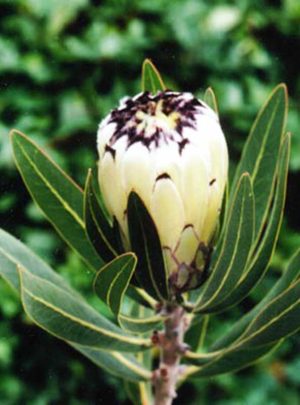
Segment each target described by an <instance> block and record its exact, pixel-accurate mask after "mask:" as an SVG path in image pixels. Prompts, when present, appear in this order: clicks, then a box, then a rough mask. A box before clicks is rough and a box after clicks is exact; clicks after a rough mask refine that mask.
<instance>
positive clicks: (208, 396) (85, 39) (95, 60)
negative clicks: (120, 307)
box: [0, 0, 300, 405]
mask: <svg viewBox="0 0 300 405" xmlns="http://www.w3.org/2000/svg"><path fill="white" fill-rule="evenodd" d="M299 50H300V2H299V0H273V1H272V0H269V1H267V0H259V1H258V0H236V1H234V0H231V1H230V0H227V1H225V0H223V1H222V0H206V1H204V0H172V2H170V1H169V0H151V1H147V0H128V1H127V0H103V1H97V0H69V1H68V0H51V1H42V0H0V187H1V194H0V225H1V227H2V228H4V229H5V230H7V231H9V232H11V233H13V234H14V235H15V236H17V237H19V238H20V239H22V241H23V242H25V243H26V244H27V245H29V246H30V247H31V248H32V249H33V250H34V251H35V252H37V253H38V254H39V255H40V256H41V257H42V258H44V259H45V260H46V261H47V262H48V263H50V264H51V265H52V266H53V267H54V268H55V269H57V271H58V272H60V273H62V274H63V275H64V277H66V278H68V279H69V280H70V282H71V283H72V284H73V285H74V286H76V287H77V288H79V289H80V290H81V291H82V292H83V293H86V294H87V295H90V299H91V300H94V299H95V298H94V297H92V296H91V292H90V290H91V279H92V278H91V274H89V273H88V271H87V269H86V268H85V266H84V264H83V263H81V262H80V260H79V259H78V258H77V256H75V255H74V254H73V253H71V252H70V251H69V249H68V248H67V247H66V246H65V244H64V243H63V242H62V241H61V240H60V239H59V237H58V236H57V235H56V234H55V232H54V231H53V230H52V228H51V227H50V225H49V224H48V223H47V222H46V221H45V219H44V218H43V216H42V215H41V213H40V212H39V211H38V209H37V208H36V207H35V205H34V204H33V202H32V201H31V199H30V197H29V195H28V193H27V191H26V190H25V187H24V185H23V184H22V181H21V179H20V176H19V174H18V173H17V171H16V168H15V166H14V163H13V158H12V153H11V149H10V145H9V139H8V132H9V130H10V129H11V128H13V127H14V128H17V129H19V130H21V131H22V132H24V133H26V134H27V135H28V136H30V138H31V139H33V140H35V141H36V142H37V143H38V144H39V145H41V146H42V147H44V148H45V149H46V150H47V152H48V153H49V154H50V155H51V156H52V157H53V158H54V159H55V160H56V161H57V162H58V163H59V164H60V165H61V166H62V167H63V168H64V170H66V171H67V172H68V173H69V174H70V175H71V176H72V177H73V178H74V179H75V180H76V181H77V182H79V184H81V185H83V184H84V180H85V176H86V172H87V169H88V168H89V167H91V166H94V165H95V162H96V159H97V156H96V147H95V142H96V129H97V125H98V123H99V121H100V119H101V118H102V117H104V116H105V115H106V114H107V113H108V112H109V110H110V109H111V108H113V107H114V106H116V103H117V102H118V100H119V98H121V97H123V96H124V95H134V94H135V93H137V92H139V91H140V71H141V64H142V62H143V60H144V58H146V57H148V58H151V59H152V60H153V62H154V63H155V64H156V65H157V67H158V68H159V70H160V71H161V73H162V75H163V77H164V80H165V82H166V84H167V86H168V87H169V88H172V89H174V90H185V91H192V92H194V93H195V94H196V95H198V96H201V94H203V92H204V90H205V88H206V87H208V86H212V87H213V89H214V90H215V92H216V94H217V97H218V102H219V109H220V116H221V122H222V126H223V128H224V131H225V134H226V137H227V140H228V144H229V149H230V156H231V161H232V162H231V163H232V167H231V169H232V170H234V167H235V164H236V162H237V160H238V158H239V156H240V153H241V149H242V146H243V144H244V141H245V139H246V137H247V134H248V132H249V130H250V127H251V124H252V122H253V120H254V118H255V115H256V113H257V112H258V110H259V108H260V107H261V105H262V103H263V102H264V100H265V99H266V97H267V96H268V94H269V93H270V91H271V90H272V88H273V87H274V86H275V85H276V84H278V83H279V82H285V83H287V85H288V89H289V95H290V110H289V120H288V129H289V131H291V132H292V134H293V136H292V156H291V163H290V175H289V186H288V196H287V205H286V213H285V219H284V223H283V227H282V231H281V234H280V241H279V244H278V248H277V252H276V254H275V256H274V258H273V261H272V265H271V268H270V270H269V272H268V275H267V277H266V278H265V280H264V282H263V283H262V285H261V286H260V287H259V288H256V289H255V291H254V292H253V293H252V294H251V296H250V297H249V298H247V300H245V301H244V302H243V303H242V304H241V305H240V306H239V307H238V308H236V309H235V310H234V311H232V312H229V313H225V314H222V315H220V316H219V317H218V318H216V319H215V320H214V322H213V323H212V324H211V328H212V329H213V333H214V334H218V333H219V332H222V331H223V330H224V329H225V328H226V327H228V325H230V323H231V322H232V321H233V320H234V319H236V318H238V317H239V316H240V314H241V313H243V312H244V311H245V310H247V309H249V308H251V307H252V306H253V305H254V304H255V302H257V301H258V300H259V299H260V297H262V296H263V295H264V293H265V291H267V290H268V288H269V287H270V285H272V283H274V281H275V280H276V279H277V278H278V277H279V275H280V273H281V272H282V270H283V269H284V266H285V264H286V262H287V259H288V257H289V256H290V255H291V254H292V253H293V252H294V251H295V249H296V248H297V247H298V246H299V245H300V233H299V230H300V209H299V197H300V186H299V185H300V118H299V107H300V99H299V97H300V74H299V72H300V71H299V63H298V62H297V57H298V56H299ZM299 348H300V337H299V335H298V336H293V337H292V338H290V339H288V340H287V341H286V342H285V343H284V344H283V345H282V346H281V347H280V348H279V350H277V351H276V352H275V353H274V354H272V355H270V356H268V357H267V358H265V359H263V361H262V362H260V363H259V364H257V365H254V366H251V367H249V368H248V369H245V370H243V371H240V372H238V373H236V374H229V375H224V376H221V377H217V378H211V379H209V380H198V381H195V382H192V383H189V384H187V385H186V386H184V387H183V388H182V389H181V390H180V392H179V397H178V400H177V401H176V403H177V404H181V405H185V404H187V405H191V404H194V405H207V404H213V405H214V404H216V405H225V404H226V405H262V404H268V405H281V404H289V405H297V404H299V403H300V399H299V398H300V351H299ZM122 384H123V383H122V382H121V381H119V380H117V379H116V378H114V377H112V376H110V375H108V374H106V373H105V372H103V371H102V370H100V369H97V368H96V367H95V366H94V365H92V364H90V363H89V362H88V361H87V360H85V359H84V358H83V357H81V356H80V355H79V354H77V353H75V352H74V351H73V350H72V349H71V348H69V347H67V346H66V345H65V344H63V343H62V342H60V341H58V340H56V339H54V338H52V337H51V336H48V335H47V334H46V333H44V332H43V331H41V330H39V329H37V328H36V327H35V326H33V325H32V324H31V323H30V321H29V320H28V319H27V318H26V317H25V315H24V314H23V312H22V309H21V305H20V302H19V300H18V298H17V297H16V296H15V294H14V293H13V292H12V291H11V290H10V288H9V287H8V286H6V285H5V284H4V283H3V282H2V281H0V404H1V405H17V404H20V405H24V404H26V405H27V404H30V405H48V404H53V405H54V404H57V405H59V404H66V405H77V404H84V405H87V404H89V405H96V404H106V403H110V404H111V405H114V404H129V402H126V395H125V393H124V389H123V385H122Z"/></svg>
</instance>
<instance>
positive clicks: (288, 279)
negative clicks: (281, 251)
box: [210, 249, 300, 351]
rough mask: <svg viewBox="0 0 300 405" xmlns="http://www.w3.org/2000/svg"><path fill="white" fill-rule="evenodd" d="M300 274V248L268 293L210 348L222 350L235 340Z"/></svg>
mask: <svg viewBox="0 0 300 405" xmlns="http://www.w3.org/2000/svg"><path fill="white" fill-rule="evenodd" d="M299 274H300V249H299V250H298V251H297V252H296V253H295V254H294V256H293V257H292V258H291V260H290V262H289V264H288V266H287V268H286V270H285V271H284V273H283V274H282V275H281V277H280V278H279V280H278V281H277V282H276V283H275V285H274V286H273V287H272V288H271V290H270V291H269V292H268V293H267V295H266V296H265V297H264V298H263V299H262V300H261V301H260V302H259V303H258V304H257V305H256V306H255V307H254V308H253V309H252V310H251V311H249V312H248V313H247V314H246V315H244V316H243V317H242V318H241V319H240V320H239V321H238V322H236V323H235V324H233V325H232V327H231V328H230V331H229V332H228V333H226V334H225V335H224V336H222V337H221V338H220V339H218V340H217V341H216V342H215V343H214V344H213V345H212V346H211V347H210V350H212V351H215V350H220V349H223V348H225V347H227V346H229V344H231V343H232V342H233V341H234V340H236V339H237V338H238V337H239V336H241V335H242V333H243V332H244V331H245V329H246V328H247V326H248V325H249V324H250V322H251V321H252V320H253V319H254V318H255V317H256V315H257V314H258V313H259V312H260V311H261V310H262V309H263V308H265V307H266V306H267V304H268V302H270V301H271V300H272V299H273V298H275V297H276V296H278V295H280V294H281V293H282V292H283V291H284V290H286V289H287V288H288V287H289V286H290V285H291V284H292V283H293V282H294V281H295V280H296V279H297V278H299Z"/></svg>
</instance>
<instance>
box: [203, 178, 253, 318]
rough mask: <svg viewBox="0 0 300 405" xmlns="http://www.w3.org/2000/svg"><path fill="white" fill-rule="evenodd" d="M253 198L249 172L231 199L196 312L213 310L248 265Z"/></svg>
mask: <svg viewBox="0 0 300 405" xmlns="http://www.w3.org/2000/svg"><path fill="white" fill-rule="evenodd" d="M253 220H254V202H253V192H252V187H251V182H250V178H249V175H248V174H244V175H243V176H242V177H241V180H240V183H239V185H238V188H237V191H236V194H235V198H234V199H233V201H232V206H231V209H230V213H229V217H228V222H227V224H226V229H225V233H224V238H223V244H222V248H221V251H220V253H219V255H218V257H217V259H216V258H215V259H214V258H213V263H212V274H211V275H210V277H209V279H208V281H207V282H206V285H205V286H204V290H203V294H202V296H201V297H200V300H199V301H198V303H197V304H196V307H195V311H196V312H200V311H201V312H212V311H214V307H215V306H216V305H217V304H218V303H219V302H220V300H222V299H224V298H225V297H226V296H227V295H229V294H230V293H231V291H232V290H233V289H234V288H235V286H236V283H237V282H238V280H239V279H240V278H241V275H242V271H243V269H244V268H245V267H246V263H247V261H248V256H249V252H250V249H251V245H252V236H253V229H254V224H253Z"/></svg>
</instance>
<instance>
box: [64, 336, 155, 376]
mask: <svg viewBox="0 0 300 405" xmlns="http://www.w3.org/2000/svg"><path fill="white" fill-rule="evenodd" d="M71 346H73V347H74V348H75V349H76V350H78V351H79V352H80V353H82V354H83V355H84V356H85V357H87V358H88V359H90V360H91V361H92V362H93V363H95V364H96V365H97V366H98V367H101V368H103V369H104V370H106V371H108V372H109V373H111V374H113V375H115V376H116V377H119V378H123V379H125V380H126V381H132V382H142V381H148V380H150V379H151V376H152V373H151V372H150V371H149V370H147V369H146V368H145V367H143V366H142V365H141V364H140V363H139V362H138V361H137V360H136V358H135V357H134V356H133V355H130V354H127V353H119V352H108V351H106V350H99V349H92V348H90V347H84V346H80V345H77V344H71Z"/></svg>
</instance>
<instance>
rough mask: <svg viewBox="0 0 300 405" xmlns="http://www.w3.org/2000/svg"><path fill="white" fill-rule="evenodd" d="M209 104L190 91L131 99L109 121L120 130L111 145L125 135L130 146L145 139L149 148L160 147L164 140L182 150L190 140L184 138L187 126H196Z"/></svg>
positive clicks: (113, 137) (170, 92)
mask: <svg viewBox="0 0 300 405" xmlns="http://www.w3.org/2000/svg"><path fill="white" fill-rule="evenodd" d="M203 108H205V106H204V105H203V104H202V103H201V102H200V101H199V100H197V99H196V98H195V97H193V96H192V94H190V93H176V92H172V91H162V92H158V93H157V94H155V95H153V94H151V93H149V92H144V93H141V94H139V95H138V96H135V97H133V98H128V99H126V100H125V101H124V103H123V105H122V106H121V107H119V108H118V109H115V110H113V111H112V113H111V117H110V120H109V123H112V122H113V123H115V124H116V129H115V131H114V134H113V136H112V137H111V138H110V141H109V145H108V147H109V148H113V146H114V144H115V143H116V142H117V141H118V140H119V139H120V138H121V137H123V136H125V137H126V139H127V145H128V147H129V146H130V145H132V144H134V143H136V142H141V143H142V144H143V145H145V146H147V147H148V148H151V147H158V146H159V145H160V144H161V142H168V141H175V142H177V143H178V146H179V151H180V152H181V150H182V149H183V147H184V145H185V144H186V143H187V142H188V140H187V139H186V138H184V133H183V129H184V128H185V127H192V128H195V127H196V114H197V113H199V111H201V110H203Z"/></svg>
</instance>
